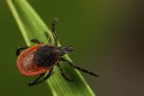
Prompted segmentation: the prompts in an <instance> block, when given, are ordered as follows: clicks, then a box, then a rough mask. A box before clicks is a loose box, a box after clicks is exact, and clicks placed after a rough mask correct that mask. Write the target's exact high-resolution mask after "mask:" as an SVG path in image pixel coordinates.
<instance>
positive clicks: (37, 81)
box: [28, 68, 53, 86]
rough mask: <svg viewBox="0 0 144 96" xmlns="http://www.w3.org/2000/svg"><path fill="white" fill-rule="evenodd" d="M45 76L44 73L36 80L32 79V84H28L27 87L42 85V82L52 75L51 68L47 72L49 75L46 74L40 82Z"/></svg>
mask: <svg viewBox="0 0 144 96" xmlns="http://www.w3.org/2000/svg"><path fill="white" fill-rule="evenodd" d="M45 74H46V73H43V74H41V75H39V76H38V77H37V78H36V79H34V80H33V81H32V82H30V83H29V84H28V86H34V85H37V84H39V83H42V82H43V81H45V80H47V79H48V78H49V77H50V76H51V75H52V74H53V68H51V69H50V70H49V73H48V74H47V76H46V77H44V78H43V79H42V80H40V79H41V78H42V77H43V76H44V75H45ZM39 80H40V81H39Z"/></svg>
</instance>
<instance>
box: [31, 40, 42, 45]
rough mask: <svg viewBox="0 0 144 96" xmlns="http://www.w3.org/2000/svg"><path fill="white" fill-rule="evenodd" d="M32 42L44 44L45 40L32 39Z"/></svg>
mask: <svg viewBox="0 0 144 96" xmlns="http://www.w3.org/2000/svg"><path fill="white" fill-rule="evenodd" d="M31 42H33V43H37V44H43V42H41V41H40V40H38V39H32V40H31Z"/></svg>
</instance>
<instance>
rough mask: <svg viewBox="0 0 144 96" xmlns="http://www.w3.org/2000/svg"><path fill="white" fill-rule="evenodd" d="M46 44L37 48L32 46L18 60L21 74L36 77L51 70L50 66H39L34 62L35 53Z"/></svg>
mask: <svg viewBox="0 0 144 96" xmlns="http://www.w3.org/2000/svg"><path fill="white" fill-rule="evenodd" d="M43 45H44V44H38V45H36V46H32V47H30V48H28V49H26V50H25V51H23V52H22V53H21V54H20V55H19V56H18V59H17V67H18V70H19V71H20V73H21V74H23V75H25V76H34V75H37V74H41V73H45V72H46V71H47V70H49V69H50V66H47V67H46V66H45V67H42V66H37V65H36V64H35V63H34V61H33V57H34V53H35V52H36V50H37V49H38V48H40V47H41V46H43Z"/></svg>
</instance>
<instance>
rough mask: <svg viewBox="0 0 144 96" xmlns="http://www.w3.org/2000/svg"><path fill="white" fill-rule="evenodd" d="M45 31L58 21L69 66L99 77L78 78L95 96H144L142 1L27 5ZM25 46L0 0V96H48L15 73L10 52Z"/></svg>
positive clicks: (56, 0) (64, 0)
mask: <svg viewBox="0 0 144 96" xmlns="http://www.w3.org/2000/svg"><path fill="white" fill-rule="evenodd" d="M29 1H30V3H31V5H32V6H33V7H34V8H35V9H36V11H37V12H38V13H39V15H40V16H41V17H42V18H43V20H44V21H45V22H46V24H47V25H48V26H50V23H51V21H52V19H53V18H54V17H58V18H59V22H58V27H57V34H58V37H59V41H60V42H61V43H62V45H72V46H73V47H74V50H75V51H74V52H73V53H71V54H70V56H71V58H72V59H73V61H74V62H75V63H76V64H78V65H81V66H84V67H86V68H88V69H90V70H92V71H94V72H96V73H98V74H99V75H100V77H99V78H95V77H91V76H88V75H86V74H83V76H84V78H85V79H86V80H87V82H88V83H89V85H90V86H91V88H92V89H93V91H94V92H95V93H96V94H97V96H144V93H143V89H144V75H143V74H144V24H143V22H144V19H143V18H144V15H143V14H144V6H143V4H144V3H143V2H142V0H135V1H134V0H101V1H99V0H29ZM22 45H25V42H24V40H23V37H22V36H21V34H20V30H19V29H18V27H17V25H16V22H15V20H14V18H13V16H12V14H11V13H10V10H9V9H8V6H7V4H6V1H5V0H0V76H1V77H0V96H10V95H11V96H40V95H42V96H50V95H49V94H47V88H46V87H47V86H46V83H43V84H41V85H39V86H35V87H30V88H29V87H27V83H28V82H29V81H30V80H31V79H32V78H33V77H24V76H22V75H21V74H19V72H18V70H17V68H16V58H17V57H16V56H15V50H16V48H17V47H18V46H22Z"/></svg>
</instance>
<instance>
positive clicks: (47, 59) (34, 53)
mask: <svg viewBox="0 0 144 96" xmlns="http://www.w3.org/2000/svg"><path fill="white" fill-rule="evenodd" d="M55 23H56V19H55V20H54V21H53V23H52V30H51V31H52V34H53V37H54V40H55V43H54V44H52V42H51V39H50V38H49V36H48V34H47V33H46V32H45V36H46V37H47V39H48V41H49V44H44V43H43V42H41V41H39V40H38V39H32V40H31V41H32V42H33V43H36V45H35V46H32V47H28V46H25V47H19V48H18V49H17V51H16V55H18V59H17V67H18V70H19V71H20V73H21V74H23V75H25V76H34V75H39V76H38V77H37V78H36V79H34V80H33V81H31V82H30V83H29V84H28V85H29V86H33V85H36V84H39V83H41V82H43V81H45V80H47V79H48V78H49V77H50V76H51V75H52V74H53V68H54V66H55V65H56V66H57V67H58V68H59V69H60V73H61V75H62V76H63V77H64V79H65V80H67V81H73V79H70V78H68V77H67V76H66V75H65V74H64V72H63V68H62V67H61V65H60V63H59V61H63V62H66V64H68V65H70V66H71V67H73V68H75V69H77V70H80V71H82V72H85V73H88V74H89V75H92V76H95V77H97V76H98V75H97V74H95V73H93V72H90V71H88V70H86V69H83V68H81V67H79V66H77V65H74V64H73V63H72V62H71V61H69V60H67V59H65V58H64V57H62V56H64V55H65V54H67V53H70V52H72V51H73V48H72V47H71V46H62V47H59V46H58V42H57V36H56V31H55ZM24 49H25V50H24ZM21 50H24V51H23V52H21ZM47 71H49V73H48V74H47V75H46V76H45V74H46V72H47Z"/></svg>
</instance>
